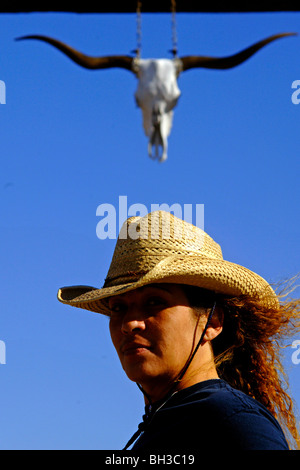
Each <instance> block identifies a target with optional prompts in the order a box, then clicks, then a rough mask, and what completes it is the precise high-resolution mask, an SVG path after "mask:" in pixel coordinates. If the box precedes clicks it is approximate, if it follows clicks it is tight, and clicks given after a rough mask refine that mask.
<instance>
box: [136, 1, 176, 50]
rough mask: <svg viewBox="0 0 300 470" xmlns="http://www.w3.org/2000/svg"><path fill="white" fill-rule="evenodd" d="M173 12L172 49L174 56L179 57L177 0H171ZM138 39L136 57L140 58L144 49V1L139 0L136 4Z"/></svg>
mask: <svg viewBox="0 0 300 470" xmlns="http://www.w3.org/2000/svg"><path fill="white" fill-rule="evenodd" d="M171 13H172V20H171V25H172V46H173V47H172V49H171V52H172V53H173V56H174V58H176V57H177V52H178V49H177V27H176V0H171ZM136 39H137V49H136V57H137V58H140V56H141V50H142V2H141V0H137V6H136Z"/></svg>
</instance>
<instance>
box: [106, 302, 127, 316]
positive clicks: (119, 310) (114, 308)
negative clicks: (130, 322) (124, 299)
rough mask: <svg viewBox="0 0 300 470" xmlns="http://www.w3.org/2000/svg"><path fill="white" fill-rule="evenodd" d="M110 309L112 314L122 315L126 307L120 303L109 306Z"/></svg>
mask: <svg viewBox="0 0 300 470" xmlns="http://www.w3.org/2000/svg"><path fill="white" fill-rule="evenodd" d="M109 309H110V311H111V312H112V313H116V314H118V313H122V312H123V311H124V309H125V305H123V304H122V303H120V302H118V303H113V304H109Z"/></svg>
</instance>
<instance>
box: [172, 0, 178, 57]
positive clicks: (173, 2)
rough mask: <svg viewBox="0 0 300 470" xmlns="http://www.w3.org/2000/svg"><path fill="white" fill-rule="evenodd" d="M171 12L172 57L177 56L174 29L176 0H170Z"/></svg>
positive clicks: (175, 32)
mask: <svg viewBox="0 0 300 470" xmlns="http://www.w3.org/2000/svg"><path fill="white" fill-rule="evenodd" d="M171 12H172V44H173V48H172V51H171V52H172V53H173V56H174V57H177V52H178V49H177V31H176V0H171Z"/></svg>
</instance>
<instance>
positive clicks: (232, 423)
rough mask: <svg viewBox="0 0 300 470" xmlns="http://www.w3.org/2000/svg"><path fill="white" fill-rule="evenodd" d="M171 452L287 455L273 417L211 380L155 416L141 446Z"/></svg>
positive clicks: (176, 398) (183, 393) (175, 398)
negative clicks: (152, 444) (214, 450)
mask: <svg viewBox="0 0 300 470" xmlns="http://www.w3.org/2000/svg"><path fill="white" fill-rule="evenodd" d="M151 440H152V442H156V444H158V443H160V444H162V443H165V444H166V445H167V446H168V447H170V446H172V447H173V446H174V447H175V448H179V447H180V448H195V447H197V448H198V447H199V446H201V447H202V446H203V448H206V449H207V448H209V447H210V446H216V445H217V447H218V448H219V449H224V450H252V449H253V450H254V449H255V450H267V449H272V450H275V449H281V450H287V449H288V445H287V442H286V440H285V437H284V434H283V432H282V429H281V427H280V425H279V424H278V422H277V420H276V419H275V418H274V416H273V415H272V414H271V413H270V412H269V411H268V410H267V409H266V408H265V407H264V406H263V405H261V404H260V403H259V402H257V401H256V400H254V399H253V398H251V397H249V396H247V395H246V394H244V393H243V392H240V391H239V390H236V389H234V388H232V387H231V386H230V385H229V384H227V383H226V382H224V381H223V380H218V379H217V380H208V381H206V382H200V383H199V384H195V385H193V386H192V387H189V388H187V389H184V390H181V391H180V392H178V393H176V394H175V395H174V396H173V397H172V398H171V399H170V400H169V401H168V402H167V403H166V404H165V405H164V406H162V407H161V408H160V409H159V410H158V412H157V413H156V414H155V413H154V415H153V418H152V420H151V424H150V426H149V427H148V429H146V431H145V433H144V436H142V437H141V439H140V442H141V443H143V442H147V441H148V442H151Z"/></svg>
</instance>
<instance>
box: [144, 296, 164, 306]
mask: <svg viewBox="0 0 300 470" xmlns="http://www.w3.org/2000/svg"><path fill="white" fill-rule="evenodd" d="M146 304H147V305H148V306H149V307H163V306H164V305H165V301H164V300H163V299H162V298H160V297H150V298H149V299H148V300H147V302H146Z"/></svg>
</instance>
